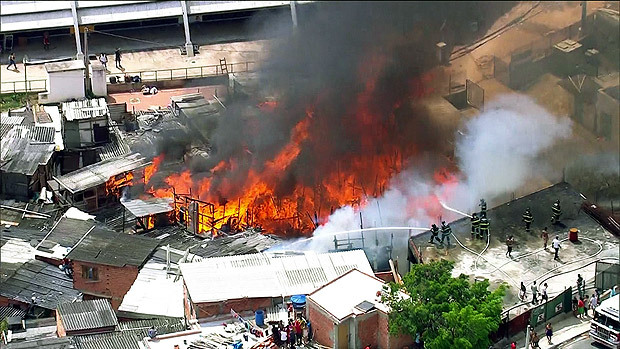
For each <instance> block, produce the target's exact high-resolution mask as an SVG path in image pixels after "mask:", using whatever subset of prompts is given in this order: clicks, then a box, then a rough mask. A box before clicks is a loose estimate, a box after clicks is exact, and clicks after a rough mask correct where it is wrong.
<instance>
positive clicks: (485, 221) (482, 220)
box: [478, 212, 491, 239]
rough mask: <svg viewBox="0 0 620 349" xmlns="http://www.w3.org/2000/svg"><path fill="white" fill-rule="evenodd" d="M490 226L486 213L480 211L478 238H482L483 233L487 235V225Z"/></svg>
mask: <svg viewBox="0 0 620 349" xmlns="http://www.w3.org/2000/svg"><path fill="white" fill-rule="evenodd" d="M490 226H491V222H489V219H488V218H487V213H486V212H482V213H480V235H478V238H480V239H482V238H483V237H484V236H485V235H486V236H487V237H489V227H490Z"/></svg>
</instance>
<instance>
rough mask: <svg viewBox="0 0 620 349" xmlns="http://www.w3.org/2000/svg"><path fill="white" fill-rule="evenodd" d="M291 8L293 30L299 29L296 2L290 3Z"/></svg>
mask: <svg viewBox="0 0 620 349" xmlns="http://www.w3.org/2000/svg"><path fill="white" fill-rule="evenodd" d="M290 6H291V18H292V19H293V29H295V28H297V7H296V6H295V1H291V2H290Z"/></svg>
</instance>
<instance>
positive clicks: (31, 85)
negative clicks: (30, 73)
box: [0, 79, 47, 94]
mask: <svg viewBox="0 0 620 349" xmlns="http://www.w3.org/2000/svg"><path fill="white" fill-rule="evenodd" d="M45 91H47V79H39V80H27V81H9V82H2V83H0V94H7V93H18V92H45Z"/></svg>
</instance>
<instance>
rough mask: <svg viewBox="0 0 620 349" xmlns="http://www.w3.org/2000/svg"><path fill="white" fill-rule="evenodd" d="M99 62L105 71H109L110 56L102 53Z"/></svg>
mask: <svg viewBox="0 0 620 349" xmlns="http://www.w3.org/2000/svg"><path fill="white" fill-rule="evenodd" d="M99 62H101V65H103V69H105V70H108V55H106V54H105V53H101V55H99Z"/></svg>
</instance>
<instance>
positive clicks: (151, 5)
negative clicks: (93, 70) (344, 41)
mask: <svg viewBox="0 0 620 349" xmlns="http://www.w3.org/2000/svg"><path fill="white" fill-rule="evenodd" d="M308 2H311V1H303V2H300V3H308ZM0 6H1V7H2V11H1V14H0V33H1V34H5V35H7V34H8V35H11V34H14V33H20V32H22V33H23V32H27V31H41V30H52V29H62V28H67V29H69V28H72V32H74V33H75V37H76V45H77V51H78V56H79V55H80V54H81V52H82V49H81V44H80V38H79V36H80V34H79V32H80V30H82V31H83V29H82V28H83V27H84V26H86V27H87V28H94V27H96V26H97V25H102V24H112V23H120V22H134V21H145V20H155V19H165V18H168V19H170V18H172V19H174V18H175V17H176V19H177V20H178V21H179V22H182V23H183V24H184V26H185V41H186V47H191V38H190V32H189V24H190V23H193V22H198V21H201V20H202V16H204V15H210V14H218V13H229V12H236V11H252V10H260V9H267V8H278V7H288V6H290V7H291V9H292V10H293V12H294V9H295V2H294V1H0ZM295 17H296V15H295V14H294V13H293V21H294V22H295V21H296V18H295ZM91 30H92V29H91ZM3 47H6V44H5V42H3ZM187 52H188V53H189V52H193V50H192V49H189V50H187Z"/></svg>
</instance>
